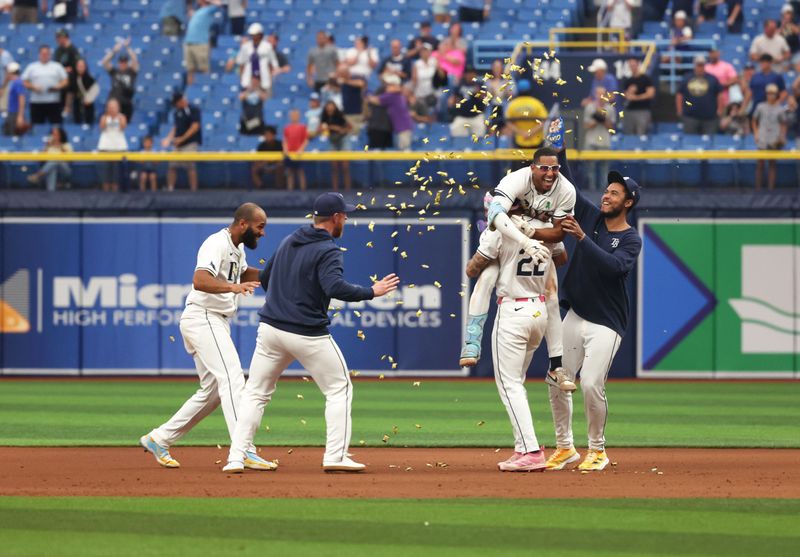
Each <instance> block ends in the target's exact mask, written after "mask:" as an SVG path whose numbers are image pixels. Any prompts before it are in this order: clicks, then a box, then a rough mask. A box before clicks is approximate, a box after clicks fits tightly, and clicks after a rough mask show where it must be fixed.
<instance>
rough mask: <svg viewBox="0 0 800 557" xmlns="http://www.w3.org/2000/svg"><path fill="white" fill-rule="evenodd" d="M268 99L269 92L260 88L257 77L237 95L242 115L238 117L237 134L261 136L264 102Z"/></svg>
mask: <svg viewBox="0 0 800 557" xmlns="http://www.w3.org/2000/svg"><path fill="white" fill-rule="evenodd" d="M268 98H269V91H268V90H266V89H264V88H263V87H262V86H261V81H259V79H258V77H255V76H254V77H253V78H252V79H251V80H250V84H249V85H248V86H247V87H246V88H244V89H242V91H241V92H240V93H239V100H240V101H241V103H242V115H241V116H240V117H239V133H240V134H242V135H261V130H262V128H263V127H264V101H265V100H267V99H268Z"/></svg>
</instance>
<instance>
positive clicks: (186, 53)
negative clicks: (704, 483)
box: [183, 0, 219, 85]
mask: <svg viewBox="0 0 800 557" xmlns="http://www.w3.org/2000/svg"><path fill="white" fill-rule="evenodd" d="M217 10H219V0H198V9H197V10H195V12H194V13H193V14H192V17H191V18H190V19H189V24H188V25H187V26H186V37H184V41H183V60H184V64H185V65H186V84H187V85H191V84H192V83H194V74H195V73H196V72H200V73H208V69H209V59H210V56H211V54H210V51H211V44H210V41H211V26H212V25H213V24H214V17H215V16H216V14H217Z"/></svg>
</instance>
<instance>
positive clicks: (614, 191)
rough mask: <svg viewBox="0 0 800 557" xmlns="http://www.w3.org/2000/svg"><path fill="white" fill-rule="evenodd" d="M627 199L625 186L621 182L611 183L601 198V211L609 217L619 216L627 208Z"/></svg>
mask: <svg viewBox="0 0 800 557" xmlns="http://www.w3.org/2000/svg"><path fill="white" fill-rule="evenodd" d="M625 201H626V193H625V188H623V187H622V186H621V185H619V184H611V185H610V186H608V189H606V192H605V193H604V194H603V197H602V199H600V212H602V213H603V216H605V217H608V218H614V217H617V216H619V215H620V214H621V213H622V210H623V209H624V208H625Z"/></svg>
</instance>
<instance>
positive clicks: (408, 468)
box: [406, 466, 414, 472]
mask: <svg viewBox="0 0 800 557" xmlns="http://www.w3.org/2000/svg"><path fill="white" fill-rule="evenodd" d="M413 470H414V469H413V468H412V467H411V466H407V467H406V472H412V471H413Z"/></svg>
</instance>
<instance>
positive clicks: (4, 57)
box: [0, 47, 14, 111]
mask: <svg viewBox="0 0 800 557" xmlns="http://www.w3.org/2000/svg"><path fill="white" fill-rule="evenodd" d="M13 63H14V57H13V56H12V55H11V53H10V52H9V51H7V50H6V49H4V48H1V47H0V111H5V110H6V88H7V87H8V83H9V81H10V79H9V77H10V76H9V74H8V72H7V71H6V68H7V67H8V65H9V64H13Z"/></svg>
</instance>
